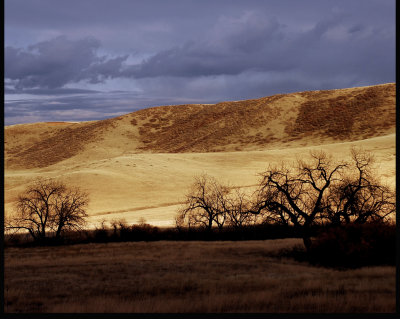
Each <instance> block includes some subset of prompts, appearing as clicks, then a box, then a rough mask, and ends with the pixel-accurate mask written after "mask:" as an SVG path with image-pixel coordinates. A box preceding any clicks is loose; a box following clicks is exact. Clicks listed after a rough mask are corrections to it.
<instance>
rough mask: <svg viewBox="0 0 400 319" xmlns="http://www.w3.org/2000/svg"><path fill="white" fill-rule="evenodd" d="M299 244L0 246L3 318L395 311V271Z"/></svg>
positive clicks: (294, 241)
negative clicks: (322, 257)
mask: <svg viewBox="0 0 400 319" xmlns="http://www.w3.org/2000/svg"><path fill="white" fill-rule="evenodd" d="M296 245H302V241H301V239H277V240H263V241H239V242H233V241H216V242H212V241H209V242H207V241H190V242H185V241H157V242H125V243H104V244H102V243H96V244H77V245H70V246H57V247H29V248H16V247H7V248H6V249H5V269H4V275H5V283H4V294H5V312H162V313H169V312H176V313H179V312H200V313H206V312H320V313H331V312H347V313H352V312H362V313H364V312H395V301H396V300H395V299H396V298H395V291H396V287H395V271H396V269H395V267H394V266H377V267H364V268H359V269H351V270H337V269H329V268H323V267H316V266H311V265H310V264H308V263H306V262H299V261H296V260H294V259H292V258H289V257H283V256H287V254H285V252H287V251H288V250H291V249H292V248H293V247H295V246H296Z"/></svg>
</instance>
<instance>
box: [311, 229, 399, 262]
mask: <svg viewBox="0 0 400 319" xmlns="http://www.w3.org/2000/svg"><path fill="white" fill-rule="evenodd" d="M395 245H396V227H395V225H390V224H384V223H366V224H349V225H346V226H340V227H331V228H328V229H326V230H324V231H322V232H320V234H319V235H318V236H317V237H316V238H315V239H314V241H313V244H312V246H311V250H310V253H309V260H310V262H312V263H314V264H320V265H324V266H331V267H346V268H347V267H348V268H355V267H362V266H367V265H395V262H396V248H395Z"/></svg>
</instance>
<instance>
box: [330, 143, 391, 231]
mask: <svg viewBox="0 0 400 319" xmlns="http://www.w3.org/2000/svg"><path fill="white" fill-rule="evenodd" d="M351 155H352V160H353V164H352V166H351V167H349V172H348V174H347V175H346V176H345V177H344V178H343V179H342V180H341V181H340V183H338V184H337V185H334V187H332V189H331V190H330V192H329V194H328V196H327V198H326V204H325V205H326V213H327V214H326V218H327V219H328V220H329V221H330V222H331V223H333V224H335V225H340V224H348V223H351V222H353V223H359V224H362V223H365V222H367V221H369V220H371V221H373V220H374V221H377V220H379V221H387V220H390V218H391V217H392V216H393V215H394V213H395V211H396V199H395V197H396V196H395V192H393V191H392V190H391V189H390V188H389V187H388V186H386V185H384V184H382V183H381V182H380V181H379V180H378V178H377V175H378V174H377V173H376V172H375V170H374V169H373V166H372V165H373V163H374V158H373V156H372V155H371V154H370V153H367V152H363V151H360V150H357V149H355V148H353V149H352V150H351ZM350 169H351V170H350Z"/></svg>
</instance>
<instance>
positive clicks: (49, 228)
mask: <svg viewBox="0 0 400 319" xmlns="http://www.w3.org/2000/svg"><path fill="white" fill-rule="evenodd" d="M87 203H88V195H87V194H86V193H84V192H82V191H80V190H79V189H77V188H75V189H70V188H68V187H67V186H66V185H65V184H63V183H61V182H59V181H54V180H43V179H38V180H36V181H34V182H33V183H32V184H31V185H30V186H28V188H27V189H26V190H25V192H24V193H23V194H21V195H20V196H19V197H18V201H17V204H16V211H15V214H14V215H13V216H12V217H11V218H10V219H9V220H7V221H6V224H5V226H6V227H5V228H6V230H10V231H12V230H15V231H19V230H27V231H28V232H29V234H30V235H31V236H32V238H33V239H34V240H35V241H41V240H44V239H46V238H48V237H50V236H51V234H52V235H54V236H55V237H56V238H60V237H61V233H62V231H64V230H66V229H77V228H80V227H81V226H82V225H83V224H84V222H85V218H86V217H87V214H86V211H85V208H86V206H87ZM49 233H50V234H49Z"/></svg>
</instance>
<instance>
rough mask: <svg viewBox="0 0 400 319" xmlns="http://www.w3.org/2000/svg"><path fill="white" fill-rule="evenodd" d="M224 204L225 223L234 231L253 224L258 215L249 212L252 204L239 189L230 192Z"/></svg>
mask: <svg viewBox="0 0 400 319" xmlns="http://www.w3.org/2000/svg"><path fill="white" fill-rule="evenodd" d="M225 202H226V203H227V204H226V219H227V221H226V223H227V225H229V226H233V227H234V228H235V229H240V228H242V227H243V226H245V225H250V224H254V223H255V222H256V220H257V217H258V216H259V215H256V214H252V213H251V212H250V210H251V207H252V203H251V200H250V199H249V198H248V196H247V194H246V193H245V192H244V191H243V190H242V189H240V188H236V189H235V191H234V192H231V193H230V194H229V195H228V196H227V199H226V200H225Z"/></svg>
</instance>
